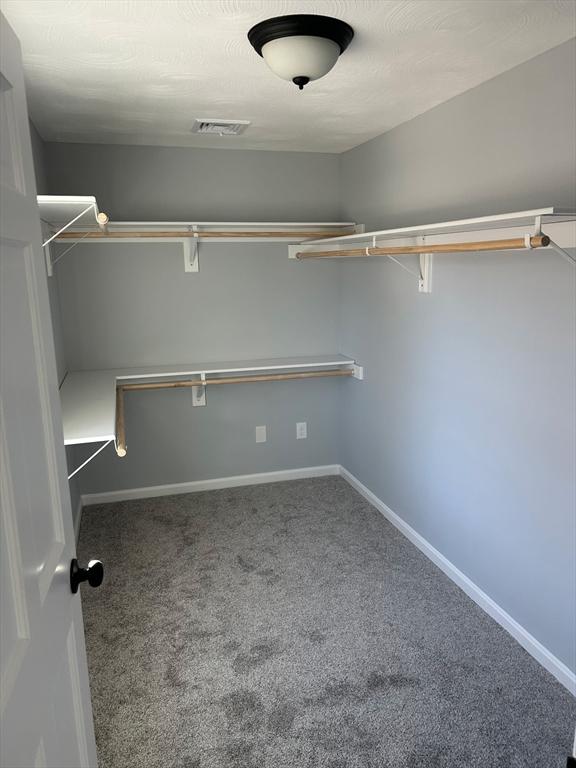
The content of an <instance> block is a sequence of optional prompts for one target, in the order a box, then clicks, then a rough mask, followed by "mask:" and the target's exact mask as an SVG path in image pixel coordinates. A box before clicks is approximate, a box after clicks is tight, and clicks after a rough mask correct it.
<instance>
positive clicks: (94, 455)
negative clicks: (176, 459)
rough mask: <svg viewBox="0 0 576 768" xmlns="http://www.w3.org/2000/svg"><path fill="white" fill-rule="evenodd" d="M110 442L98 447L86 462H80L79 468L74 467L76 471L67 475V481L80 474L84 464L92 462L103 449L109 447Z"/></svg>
mask: <svg viewBox="0 0 576 768" xmlns="http://www.w3.org/2000/svg"><path fill="white" fill-rule="evenodd" d="M111 442H112V440H108V442H106V443H104V445H101V446H100V448H98V450H97V451H94V453H93V454H92V455H91V456H89V457H88V458H87V459H86V461H84V462H82V464H80V466H79V467H76V469H75V470H74V472H71V473H70V474H69V475H68V480H70V478H71V477H74V475H76V474H78V472H80V470H81V469H84V467H85V466H86V464H88V463H89V462H90V461H92V459H94V458H96V456H98V454H99V453H100V452H101V451H103V450H104V448H106V446H107V445H110V443H111Z"/></svg>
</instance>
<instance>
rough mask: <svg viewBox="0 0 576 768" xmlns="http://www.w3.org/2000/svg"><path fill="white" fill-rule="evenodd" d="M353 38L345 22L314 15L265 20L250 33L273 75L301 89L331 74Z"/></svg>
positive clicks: (349, 27) (258, 52) (256, 48)
mask: <svg viewBox="0 0 576 768" xmlns="http://www.w3.org/2000/svg"><path fill="white" fill-rule="evenodd" d="M353 37H354V30H353V29H352V27H351V26H350V25H349V24H346V22H345V21H342V20H341V19H334V18H332V17H331V16H320V15H318V14H310V13H309V14H306V13H296V14H293V15H291V16H275V17H274V18H272V19H265V20H264V21H260V22H258V24H255V25H254V26H253V27H252V28H251V29H250V31H249V32H248V40H249V41H250V45H251V46H252V47H253V48H254V50H255V51H256V53H257V54H258V55H259V56H262V58H263V59H264V60H265V62H266V64H267V65H268V67H269V68H270V69H271V70H272V72H274V74H276V75H278V77H281V78H282V79H283V80H291V81H292V82H293V83H294V84H295V85H297V86H298V88H299V89H300V90H302V89H303V88H304V86H305V85H307V84H308V83H309V82H310V81H311V80H318V78H320V77H323V76H324V75H325V74H326V73H327V72H330V70H331V69H332V67H333V66H334V64H336V62H337V61H338V57H339V56H340V55H341V54H342V53H344V51H345V50H346V48H347V47H348V45H349V44H350V41H351V40H352V38H353Z"/></svg>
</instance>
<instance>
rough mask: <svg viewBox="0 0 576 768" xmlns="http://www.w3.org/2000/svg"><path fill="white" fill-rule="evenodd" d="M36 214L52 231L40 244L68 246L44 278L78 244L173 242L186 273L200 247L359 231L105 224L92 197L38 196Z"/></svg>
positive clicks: (337, 225)
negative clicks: (37, 213)
mask: <svg viewBox="0 0 576 768" xmlns="http://www.w3.org/2000/svg"><path fill="white" fill-rule="evenodd" d="M38 204H39V207H40V216H41V218H42V220H43V221H44V222H45V224H46V226H47V227H48V228H49V229H50V234H49V236H47V237H45V242H44V246H46V247H48V248H49V246H50V244H51V243H66V244H68V247H67V248H66V249H65V250H64V251H63V252H60V253H58V254H57V256H56V257H55V258H52V257H50V254H47V265H48V274H49V275H51V274H52V267H53V266H54V264H55V263H56V262H57V261H59V260H60V259H61V258H62V257H63V256H65V255H66V253H68V252H69V251H70V250H71V249H72V248H73V247H74V246H75V245H76V244H77V243H80V242H82V241H85V242H87V241H89V242H90V243H118V242H123V243H144V242H150V243H151V242H154V243H177V244H180V245H181V246H182V249H183V253H184V270H185V271H186V272H198V244H199V242H212V243H223V242H226V243H260V242H266V243H299V242H302V241H306V240H314V239H322V240H325V239H328V238H330V237H341V236H342V235H348V234H354V233H357V232H360V231H361V230H362V229H363V227H361V226H357V225H356V224H355V223H354V222H351V221H336V222H334V221H329V222H269V221H265V222H262V221H257V222H230V221H216V222H214V221H114V222H112V221H109V220H108V216H106V214H102V213H100V212H99V211H98V206H97V204H96V199H95V198H94V197H65V196H54V197H52V196H50V195H48V196H46V195H43V196H40V197H38Z"/></svg>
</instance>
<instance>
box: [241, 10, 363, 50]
mask: <svg viewBox="0 0 576 768" xmlns="http://www.w3.org/2000/svg"><path fill="white" fill-rule="evenodd" d="M296 35H310V36H312V37H325V38H327V39H328V40H332V41H333V42H335V43H336V44H337V45H338V46H339V47H340V53H344V51H345V50H346V48H347V47H348V46H349V45H350V41H351V40H352V38H353V37H354V30H353V29H352V27H351V26H350V25H349V24H346V22H345V21H341V20H340V19H334V18H332V17H331V16H318V15H315V14H307V13H296V14H293V15H292V16H275V17H274V18H272V19H266V20H265V21H261V22H259V23H258V24H256V25H255V26H253V27H252V29H251V30H250V31H249V32H248V40H250V43H251V45H252V47H253V48H254V50H255V51H256V53H257V54H258V55H259V56H262V48H263V47H264V46H265V45H266V43H269V42H270V41H271V40H277V39H278V38H281V37H295V36H296Z"/></svg>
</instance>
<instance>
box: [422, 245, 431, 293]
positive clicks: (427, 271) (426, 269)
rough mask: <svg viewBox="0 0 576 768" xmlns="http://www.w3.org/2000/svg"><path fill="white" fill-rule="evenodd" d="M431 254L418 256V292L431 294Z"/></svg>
mask: <svg viewBox="0 0 576 768" xmlns="http://www.w3.org/2000/svg"><path fill="white" fill-rule="evenodd" d="M433 263H434V254H433V253H421V254H420V277H419V278H418V292H419V293H432V264H433Z"/></svg>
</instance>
